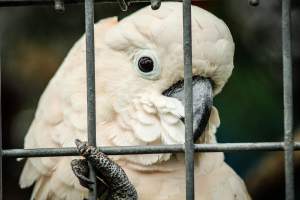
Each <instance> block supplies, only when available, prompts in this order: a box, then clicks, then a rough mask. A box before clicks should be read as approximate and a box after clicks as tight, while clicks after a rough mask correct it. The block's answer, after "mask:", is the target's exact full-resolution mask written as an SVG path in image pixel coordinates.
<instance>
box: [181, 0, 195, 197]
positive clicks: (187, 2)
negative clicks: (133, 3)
mask: <svg viewBox="0 0 300 200" xmlns="http://www.w3.org/2000/svg"><path fill="white" fill-rule="evenodd" d="M191 3H192V2H191V0H184V1H183V5H182V7H183V9H182V10H183V52H184V55H183V57H184V102H185V105H184V110H185V177H186V200H194V194H195V192H194V135H193V88H192V87H193V86H192V81H193V72H192V27H191V26H192V23H191Z"/></svg>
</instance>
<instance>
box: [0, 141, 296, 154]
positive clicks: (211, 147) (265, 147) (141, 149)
mask: <svg viewBox="0 0 300 200" xmlns="http://www.w3.org/2000/svg"><path fill="white" fill-rule="evenodd" d="M98 148H99V149H100V150H101V151H102V152H103V153H105V154H107V155H130V154H154V153H183V152H184V145H183V144H178V145H155V146H120V147H98ZM283 150H284V142H259V143H218V144H195V152H232V151H234V152H236V151H241V152H242V151H283ZM294 150H295V151H299V150H300V142H295V144H294ZM76 155H78V152H77V150H76V148H38V149H4V150H3V157H13V158H23V157H24V158H25V157H55V156H76Z"/></svg>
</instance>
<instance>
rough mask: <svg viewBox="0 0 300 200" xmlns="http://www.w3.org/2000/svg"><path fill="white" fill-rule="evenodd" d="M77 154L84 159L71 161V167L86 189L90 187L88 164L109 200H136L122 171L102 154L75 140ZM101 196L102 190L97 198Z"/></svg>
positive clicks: (133, 189) (132, 188) (135, 195)
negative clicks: (106, 190)
mask: <svg viewBox="0 0 300 200" xmlns="http://www.w3.org/2000/svg"><path fill="white" fill-rule="evenodd" d="M75 144H76V146H77V149H78V152H79V154H80V155H81V156H83V157H85V160H73V161H72V163H71V165H72V169H73V171H74V174H75V175H76V177H78V179H79V181H80V183H81V182H82V183H83V184H82V185H83V186H84V187H86V186H88V188H89V185H90V181H91V180H90V179H88V178H87V177H88V172H89V170H88V169H89V167H88V163H87V162H89V163H90V164H91V165H92V166H93V168H94V169H95V172H96V176H97V177H98V178H99V179H101V180H102V181H103V182H101V181H97V183H98V182H101V183H99V185H100V184H102V185H105V186H104V187H105V188H107V189H108V190H109V191H108V199H109V200H137V192H136V190H135V188H134V186H133V185H132V183H131V182H130V181H129V179H128V177H127V175H126V173H125V172H124V170H123V169H122V168H121V167H120V166H119V165H118V164H117V163H115V162H114V161H112V160H111V159H109V157H108V156H106V155H105V154H104V153H102V152H101V151H99V149H97V148H96V147H93V146H90V145H88V143H87V142H81V141H80V140H78V139H77V140H75ZM102 195H103V190H102V192H100V193H99V194H98V197H100V196H102Z"/></svg>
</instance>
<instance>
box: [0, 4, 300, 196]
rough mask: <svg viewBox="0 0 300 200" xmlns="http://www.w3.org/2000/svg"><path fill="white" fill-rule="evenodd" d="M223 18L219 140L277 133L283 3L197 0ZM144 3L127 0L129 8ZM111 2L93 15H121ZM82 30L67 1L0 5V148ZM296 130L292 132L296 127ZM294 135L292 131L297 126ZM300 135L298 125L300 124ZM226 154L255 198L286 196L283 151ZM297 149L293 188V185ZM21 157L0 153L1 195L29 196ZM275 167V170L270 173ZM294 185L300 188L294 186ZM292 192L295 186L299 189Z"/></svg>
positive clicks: (298, 47)
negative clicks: (226, 37) (228, 45)
mask: <svg viewBox="0 0 300 200" xmlns="http://www.w3.org/2000/svg"><path fill="white" fill-rule="evenodd" d="M197 4H198V5H199V6H201V7H203V8H205V9H208V10H209V11H211V12H212V13H214V14H215V15H217V16H218V17H219V18H221V19H223V20H224V21H225V22H226V24H227V25H228V26H229V28H230V30H231V32H232V35H233V38H234V41H235V44H236V52H235V69H234V72H233V75H232V77H231V79H230V80H229V82H228V84H227V85H226V87H225V88H224V90H223V92H222V93H221V94H220V95H218V96H217V97H216V98H215V102H214V104H215V106H216V107H217V108H218V109H219V112H220V117H221V127H220V128H219V130H218V135H217V136H218V140H219V141H220V142H269V141H281V140H282V139H283V114H282V112H283V105H282V96H283V94H282V61H281V30H280V28H281V5H280V1H278V0H268V1H266V0H262V1H261V4H260V5H259V6H258V7H251V6H249V5H248V2H247V0H223V1H221V0H212V1H205V2H201V3H197ZM141 6H144V5H133V6H131V7H130V12H132V11H133V10H135V9H137V7H141ZM292 8H293V9H292V19H293V30H292V33H293V55H294V56H293V67H294V71H293V74H294V80H293V81H294V88H293V89H294V127H295V130H297V127H298V126H299V124H300V114H299V113H300V112H299V111H300V106H299V102H300V93H299V92H300V76H299V74H300V69H299V64H300V37H299V35H300V15H299V13H300V2H299V1H296V0H294V1H292ZM124 15H126V13H121V12H120V11H119V7H118V5H117V4H96V6H95V19H96V21H98V20H99V19H101V18H104V17H108V16H124ZM83 33H84V7H83V5H82V4H79V5H68V6H66V10H65V12H64V13H58V12H56V11H55V10H54V8H53V6H48V7H47V6H38V7H17V8H13V7H9V8H0V47H1V54H2V55H1V63H2V74H1V79H2V94H1V98H2V105H1V106H2V112H3V119H2V120H3V146H4V148H22V147H23V139H24V136H25V134H26V131H27V130H28V127H29V125H30V123H31V121H32V119H33V116H34V112H35V108H36V106H37V103H38V100H39V97H40V95H41V93H42V92H43V90H44V88H45V87H46V85H47V83H48V81H49V80H50V79H51V77H52V76H53V74H54V73H55V71H56V69H57V68H58V67H59V65H60V64H61V62H62V60H63V58H64V57H65V56H66V54H67V52H68V50H69V49H70V48H71V47H72V45H73V44H74V42H75V41H76V40H77V39H78V38H79V37H80V36H81V35H82V34H83ZM295 134H296V133H295ZM297 135H298V134H297ZM299 136H300V131H299ZM226 161H227V162H228V163H229V164H230V165H231V166H232V167H233V168H234V169H235V171H236V172H237V173H238V174H239V175H241V176H242V178H243V179H244V180H245V181H246V184H247V186H248V188H249V191H250V193H251V195H252V197H253V199H269V198H272V199H284V178H283V162H282V153H264V152H235V153H227V154H226ZM299 162H300V158H299V154H297V155H296V164H295V167H296V170H295V171H296V178H295V180H296V190H299V189H300V188H299V177H300V174H299V168H300V165H299ZM23 164H24V163H23V162H16V160H14V159H4V169H3V170H4V172H3V173H4V180H3V185H4V187H3V190H4V199H16V200H19V199H20V200H21V199H29V198H30V192H31V188H30V189H27V190H21V189H19V186H18V177H19V175H20V171H21V168H22V166H23ZM271 172H273V173H271ZM299 193H300V190H299ZM297 199H300V194H298V192H297Z"/></svg>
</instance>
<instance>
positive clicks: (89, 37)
mask: <svg viewBox="0 0 300 200" xmlns="http://www.w3.org/2000/svg"><path fill="white" fill-rule="evenodd" d="M85 33H86V75H87V125H88V126H87V129H88V143H89V144H90V145H93V146H96V104H95V98H96V97H95V51H94V49H95V48H94V1H93V0H85ZM89 166H90V179H92V180H93V181H94V182H95V183H96V176H95V171H94V169H93V167H92V166H91V165H90V164H89ZM89 199H90V200H96V199H97V186H96V184H93V187H92V190H91V191H90V193H89Z"/></svg>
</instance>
